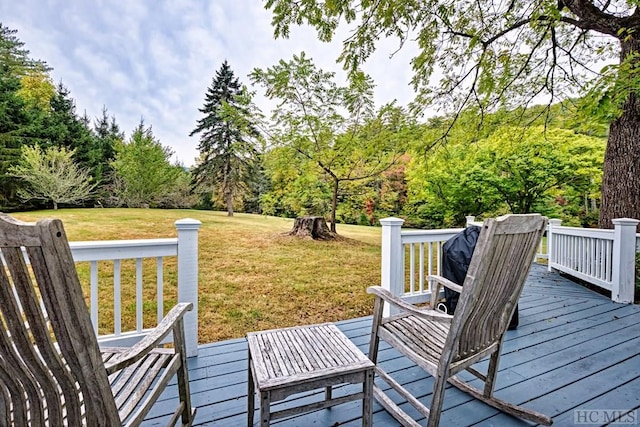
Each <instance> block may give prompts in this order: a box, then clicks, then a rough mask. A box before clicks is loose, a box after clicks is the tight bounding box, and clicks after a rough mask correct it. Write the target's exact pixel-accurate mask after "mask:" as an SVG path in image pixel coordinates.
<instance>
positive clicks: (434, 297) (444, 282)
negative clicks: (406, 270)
mask: <svg viewBox="0 0 640 427" xmlns="http://www.w3.org/2000/svg"><path fill="white" fill-rule="evenodd" d="M427 280H428V281H429V282H431V283H433V282H435V283H436V286H435V289H434V288H432V289H431V307H434V308H435V307H436V305H437V303H438V295H439V294H440V287H441V286H445V287H447V288H449V289H451V290H453V291H456V292H462V286H460V285H457V284H455V283H453V282H452V281H451V280H449V279H446V278H444V277H442V276H435V275H433V274H430V275H428V276H427Z"/></svg>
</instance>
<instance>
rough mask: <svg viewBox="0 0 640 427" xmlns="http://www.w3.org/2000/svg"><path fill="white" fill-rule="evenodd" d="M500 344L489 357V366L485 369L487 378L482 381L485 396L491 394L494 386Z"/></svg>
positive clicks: (490, 395)
mask: <svg viewBox="0 0 640 427" xmlns="http://www.w3.org/2000/svg"><path fill="white" fill-rule="evenodd" d="M501 347H502V346H501V345H500V346H498V349H497V351H495V352H494V353H493V354H492V355H491V358H490V359H489V368H488V369H487V378H486V380H485V382H484V395H485V396H486V397H492V396H493V388H494V386H495V379H496V373H497V372H498V364H499V362H500V352H501Z"/></svg>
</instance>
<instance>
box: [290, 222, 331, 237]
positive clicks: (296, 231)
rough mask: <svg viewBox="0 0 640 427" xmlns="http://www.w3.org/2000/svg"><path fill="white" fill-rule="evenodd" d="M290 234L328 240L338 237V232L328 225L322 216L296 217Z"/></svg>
mask: <svg viewBox="0 0 640 427" xmlns="http://www.w3.org/2000/svg"><path fill="white" fill-rule="evenodd" d="M289 235H291V236H298V237H311V238H312V239H314V240H328V239H334V238H335V237H336V234H335V233H334V232H332V231H330V230H329V227H327V221H325V219H324V218H323V217H321V216H303V217H301V218H296V221H295V222H294V224H293V229H292V230H291V231H290V232H289Z"/></svg>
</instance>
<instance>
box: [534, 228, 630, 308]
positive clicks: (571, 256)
mask: <svg viewBox="0 0 640 427" xmlns="http://www.w3.org/2000/svg"><path fill="white" fill-rule="evenodd" d="M612 222H613V224H614V229H613V230H603V229H591V228H578V227H563V226H561V222H560V220H558V219H552V220H550V221H549V229H548V231H547V246H548V252H549V264H548V265H549V271H552V270H557V271H562V272H563V273H566V274H569V275H572V276H574V277H577V278H578V279H581V280H584V281H586V282H589V283H591V284H593V285H596V286H599V287H601V288H603V289H606V290H608V291H611V299H612V300H613V301H615V302H621V303H629V302H633V297H634V288H635V254H636V247H637V244H636V226H637V224H638V222H639V221H638V220H635V219H629V218H620V219H614V220H613V221H612Z"/></svg>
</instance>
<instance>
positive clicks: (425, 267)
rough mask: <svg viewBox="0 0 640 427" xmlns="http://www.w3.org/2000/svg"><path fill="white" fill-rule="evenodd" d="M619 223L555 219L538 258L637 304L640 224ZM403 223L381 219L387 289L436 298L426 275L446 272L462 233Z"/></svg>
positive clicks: (411, 298)
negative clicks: (639, 228) (446, 252)
mask: <svg viewBox="0 0 640 427" xmlns="http://www.w3.org/2000/svg"><path fill="white" fill-rule="evenodd" d="M474 220H475V218H474V217H467V225H470V224H475V225H481V224H482V223H478V222H475V221H474ZM613 222H614V224H615V229H614V230H597V229H584V228H577V227H561V226H560V222H559V220H550V221H549V227H548V228H547V238H546V240H545V239H543V241H542V242H541V244H540V249H539V250H538V253H537V255H536V259H547V260H548V265H549V269H550V270H558V271H562V272H564V273H566V274H570V275H573V276H574V277H577V278H579V279H582V280H585V281H587V282H589V283H592V284H595V285H597V286H601V287H603V288H605V289H608V290H610V291H611V298H612V300H613V301H616V302H625V303H627V302H633V296H634V286H635V285H634V265H635V264H634V263H635V252H636V250H637V251H638V252H640V234H638V236H637V237H636V233H635V227H636V224H637V223H638V221H637V220H633V219H626V218H625V219H616V220H614V221H613ZM403 223H404V221H403V220H402V219H399V218H385V219H382V220H380V224H381V225H382V263H381V286H383V287H384V288H385V289H388V290H389V291H390V292H391V293H392V294H393V295H397V296H401V297H402V298H403V299H405V300H406V301H407V302H411V303H422V302H426V301H429V300H430V298H431V290H430V289H429V284H428V282H427V281H426V276H427V275H429V274H439V273H440V267H441V257H442V245H443V243H444V242H445V241H447V240H448V239H449V238H451V237H453V236H454V235H456V234H457V233H458V232H460V231H461V230H462V229H460V228H454V229H443V230H403V229H402V224H403ZM545 243H546V244H545ZM385 309H387V308H386V307H385ZM386 314H388V313H385V315H386Z"/></svg>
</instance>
